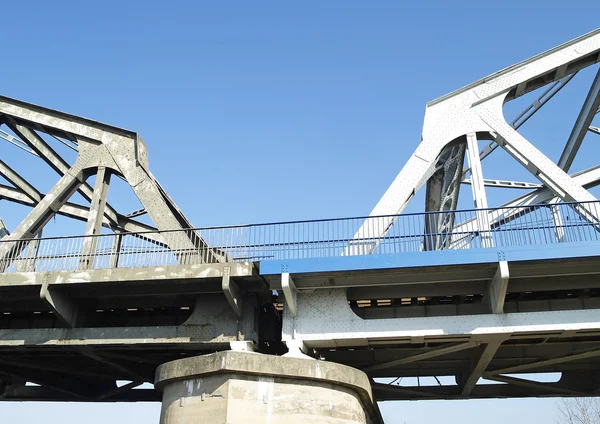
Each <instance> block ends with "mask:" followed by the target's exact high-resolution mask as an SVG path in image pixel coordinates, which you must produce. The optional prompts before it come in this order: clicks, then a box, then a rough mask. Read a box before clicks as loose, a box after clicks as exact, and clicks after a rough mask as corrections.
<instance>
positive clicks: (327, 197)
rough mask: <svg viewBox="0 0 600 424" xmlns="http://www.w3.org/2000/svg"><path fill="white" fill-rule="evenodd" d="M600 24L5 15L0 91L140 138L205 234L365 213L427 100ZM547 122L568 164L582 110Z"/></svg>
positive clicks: (528, 409) (569, 15) (50, 414)
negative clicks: (568, 144)
mask: <svg viewBox="0 0 600 424" xmlns="http://www.w3.org/2000/svg"><path fill="white" fill-rule="evenodd" d="M597 10H598V4H597V1H579V2H577V6H576V7H575V6H573V7H569V5H568V4H565V3H564V2H558V1H555V2H552V1H547V0H546V1H544V2H541V1H527V2H523V1H513V0H505V1H503V2H483V1H457V2H443V1H437V2H431V1H429V2H427V1H423V2H400V1H376V2H359V1H326V2H325V1H303V2H295V3H292V2H275V1H273V2H268V1H254V2H233V1H231V2H212V3H209V2H181V1H169V2H161V3H158V2H153V1H146V2H124V1H119V2H116V1H111V0H105V1H102V2H68V1H52V2H48V1H33V2H31V1H20V2H5V3H4V4H2V16H3V21H4V24H5V26H4V37H3V43H2V52H3V55H2V61H1V66H0V84H1V88H0V94H2V95H5V96H9V97H15V98H18V99H22V100H25V101H28V102H32V103H36V104H40V105H44V106H47V107H50V108H54V109H59V110H63V111H66V112H70V113H74V114H77V115H82V116H86V117H89V118H93V119H95V120H98V121H102V122H106V123H110V124H113V125H116V126H121V127H125V128H128V129H132V130H135V131H137V132H139V133H140V134H141V136H142V138H143V139H144V140H145V142H146V144H147V145H148V148H149V157H150V169H151V170H152V172H153V173H154V175H155V176H156V177H157V178H158V180H159V181H160V182H161V184H162V185H163V186H164V187H165V188H166V190H167V191H168V193H169V194H170V195H171V197H172V198H173V199H174V200H175V201H176V203H177V204H178V206H179V207H180V208H181V209H182V210H183V211H184V213H185V214H186V215H187V217H188V218H189V219H190V220H191V221H192V222H193V223H194V224H195V225H196V226H209V225H221V224H243V223H251V222H267V221H281V220H294V219H311V218H324V217H341V216H356V215H367V214H368V213H369V212H370V211H371V209H372V208H373V206H374V205H375V204H376V203H377V201H378V199H379V198H380V197H381V195H382V194H383V192H384V191H385V190H386V188H387V187H388V185H389V184H390V183H391V181H392V180H393V178H394V177H395V176H396V174H397V173H398V172H399V171H400V169H401V168H402V166H403V164H404V163H405V162H406V161H407V159H408V158H409V157H410V155H411V154H412V152H413V151H414V149H415V148H416V147H417V145H418V142H419V140H420V134H421V127H422V122H423V114H424V109H425V103H426V102H428V101H430V100H432V99H434V98H436V97H439V96H441V95H444V94H446V93H448V92H451V91H453V90H455V89H457V88H460V87H461V86H463V85H466V84H468V83H470V82H472V81H474V80H476V79H478V78H481V77H484V76H486V75H488V74H490V73H492V72H495V71H497V70H499V69H501V68H504V67H506V66H509V65H511V64H513V63H516V62H518V61H521V60H524V59H526V58H528V57H530V56H532V55H534V54H537V53H539V52H541V51H543V50H546V49H548V48H551V47H553V46H555V45H558V44H560V43H562V42H565V41H567V40H569V39H571V38H574V37H577V36H579V35H582V34H584V33H586V32H588V31H591V30H593V29H595V27H596V26H598V14H597ZM590 72H594V71H588V72H587V73H585V72H583V73H582V75H581V79H579V77H580V76H579V75H578V76H577V79H578V81H575V80H574V81H573V83H572V84H570V86H571V85H572V87H568V88H569V90H570V91H569V92H565V93H564V94H563V93H562V92H561V93H560V94H559V96H557V97H560V98H561V99H562V101H563V102H562V103H563V104H565V105H567V106H569V105H571V106H572V105H581V102H582V101H583V99H584V97H585V92H586V90H587V87H588V86H589V83H590V80H589V78H590V77H593V73H590ZM586 78H587V80H586ZM586 84H587V85H586ZM565 91H566V89H565ZM526 100H527V99H523V100H522V102H526ZM523 104H524V103H523ZM519 107H520V104H519V103H518V102H515V104H514V105H510V106H508V107H507V116H508V114H509V112H510V113H514V114H516V112H518V108H519ZM511 108H512V109H511ZM544 113H545V114H546V115H545V116H546V118H550V119H547V120H546V121H545V122H544V121H542V122H544V123H543V124H538V125H537V126H536V125H534V124H532V126H530V127H527V128H524V130H523V131H524V134H526V135H527V137H529V138H530V139H532V140H533V139H535V140H537V141H539V142H540V144H539V145H540V148H542V151H544V153H547V154H549V155H551V156H553V158H554V159H557V155H559V154H560V151H561V150H562V147H563V145H564V141H565V139H566V137H567V136H568V133H569V131H570V128H571V125H572V123H573V120H574V118H575V116H576V115H577V113H578V109H576V108H566V109H565V111H564V112H563V111H561V109H559V107H558V106H556V107H555V106H550V105H549V106H548V108H547V110H546V108H545V110H544ZM513 116H514V115H513ZM528 125H529V124H528ZM542 142H543V143H542ZM5 144H6V143H4V144H3V145H2V146H1V147H0V156H1V157H2V159H3V160H4V159H7V162H9V163H10V164H11V165H13V167H14V168H16V169H17V170H18V171H20V172H22V173H23V174H27V173H29V174H27V176H28V177H30V178H31V179H32V180H36V179H37V180H38V181H39V184H38V187H39V188H40V189H42V190H43V191H45V190H47V189H49V188H50V187H51V186H52V185H53V184H54V183H55V182H56V180H57V177H56V176H54V177H52V178H47V177H46V174H44V171H42V170H41V167H39V168H38V167H36V166H31V163H35V162H32V161H31V159H32V158H27V157H26V154H24V153H21V152H16V149H15V148H14V147H12V146H8V145H5ZM536 145H537V143H536ZM582 153H583V154H582V155H581V158H579V159H577V161H576V162H575V164H574V166H573V171H576V170H579V169H583V168H585V167H587V166H589V165H590V164H595V160H596V158H597V157H598V156H597V155H598V149H597V147H596V146H595V145H594V144H591V143H587V144H585V143H584V147H583V148H582ZM15 158H16V160H17V163H16V164H15V163H14V162H12V161H9V160H8V159H15ZM26 159H27V162H26V161H25V160H26ZM503 160H506V157H504V158H503V157H502V154H501V153H499V156H498V158H497V159H495V161H494V159H491V158H490V160H489V162H488V165H486V168H484V169H485V170H486V172H488V170H489V172H490V174H487V173H486V175H485V177H488V178H490V177H492V178H513V179H524V180H527V181H532V182H533V180H532V179H531V178H530V177H529V176H527V174H526V173H525V172H524V171H522V170H521V169H520V168H519V167H518V166H516V165H509V166H507V165H506V163H505V162H503ZM507 173H508V175H507ZM467 188H468V187H467ZM114 190H116V191H114ZM121 192H123V195H122V196H123V198H122V199H119V198H117V199H116V201H115V202H113V203H119V202H121V203H122V204H123V205H125V206H130V207H131V210H134V209H135V204H134V203H135V202H134V201H133V200H127V198H126V194H125V193H124V189H123V188H121V189H113V187H111V193H112V194H113V195H114V194H115V193H117V195H120V193H121ZM467 192H468V190H467ZM510 195H514V193H512V192H511V193H510ZM503 196H504V195H502V194H493V195H490V198H491V200H492V202H491V203H493V202H500V201H502V200H503ZM109 199H110V197H109ZM461 201H462V200H461ZM465 202H467V203H461V205H462V206H466V207H469V206H471V205H470V204H468V202H471V201H470V200H465ZM407 210H409V211H420V210H423V204H422V202H416V201H415V202H413V203H412V204H411V206H410V207H409V209H407ZM125 212H127V210H125ZM0 216H1V217H2V218H3V219H4V220H5V221H6V222H7V225H8V227H9V229H12V228H14V226H16V225H17V224H18V222H19V221H20V219H21V218H22V217H23V215H22V214H19V213H18V210H17V209H15V207H14V206H12V205H9V204H7V203H6V202H0ZM51 225H55V227H54V230H52V229H50V230H49V231H55V232H60V231H61V228H62V227H60V226H59V225H60V222H59V223H58V224H50V226H51ZM159 408H160V406H159V405H158V404H133V405H113V404H102V405H88V404H38V403H21V404H17V403H0V416H1V417H2V418H0V421H1V422H7V423H16V422H26V423H35V422H41V421H44V422H46V423H51V424H52V423H61V424H71V423H80V422H82V421H83V422H85V423H86V424H96V423H106V422H111V423H113V424H120V423H128V424H131V423H137V422H143V423H147V422H157V421H158V412H159ZM381 408H382V412H383V414H384V417H385V418H386V422H387V423H410V424H420V423H428V422H433V421H443V422H447V423H454V422H456V423H458V422H460V423H462V424H469V423H479V422H481V420H482V417H485V421H486V423H488V424H494V423H505V422H506V421H507V420H510V422H511V423H514V424H517V423H531V422H553V420H554V416H555V413H556V408H555V400H486V401H445V402H438V401H426V402H398V403H384V404H382V405H381ZM83 417H85V418H83Z"/></svg>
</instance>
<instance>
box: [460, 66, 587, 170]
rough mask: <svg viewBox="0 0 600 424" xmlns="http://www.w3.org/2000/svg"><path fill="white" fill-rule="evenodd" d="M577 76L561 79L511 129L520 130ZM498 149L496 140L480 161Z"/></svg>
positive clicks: (488, 146)
mask: <svg viewBox="0 0 600 424" xmlns="http://www.w3.org/2000/svg"><path fill="white" fill-rule="evenodd" d="M576 74H577V72H574V73H572V74H570V75H567V76H565V77H563V78H561V79H560V80H558V81H555V82H553V83H552V84H551V85H550V87H548V88H547V89H546V90H544V92H543V93H542V94H541V95H540V96H539V97H538V98H537V99H535V100H534V101H533V102H532V103H531V104H530V105H529V106H527V107H526V108H525V109H524V110H523V111H522V112H521V113H520V114H519V115H517V117H516V118H515V119H513V121H512V122H511V123H510V125H511V127H513V128H514V129H515V130H518V129H519V128H520V127H521V126H522V125H523V124H524V123H525V122H527V121H528V120H529V119H530V118H531V117H532V116H533V115H535V114H536V112H538V111H539V110H540V109H541V108H542V106H544V105H545V104H546V103H548V101H550V100H551V99H552V98H553V97H554V96H555V95H556V94H557V93H558V92H559V91H560V90H562V89H563V88H564V86H565V85H567V84H568V83H569V81H571V80H572V79H573V77H574V76H575V75H576ZM498 147H500V146H499V145H498V143H496V140H492V141H490V142H489V143H488V144H487V145H486V146H485V147H484V148H483V149H482V150H481V152H479V159H480V160H484V159H485V158H486V157H488V156H489V155H490V154H492V153H493V152H494V150H496V149H497V148H498ZM470 169H471V168H465V169H464V170H463V174H462V178H463V181H464V180H465V177H466V175H467V172H469V170H470Z"/></svg>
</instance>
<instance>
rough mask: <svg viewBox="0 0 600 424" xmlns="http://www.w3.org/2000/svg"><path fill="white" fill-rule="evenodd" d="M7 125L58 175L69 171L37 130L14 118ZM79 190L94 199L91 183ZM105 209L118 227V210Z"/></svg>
mask: <svg viewBox="0 0 600 424" xmlns="http://www.w3.org/2000/svg"><path fill="white" fill-rule="evenodd" d="M0 98H1V96H0ZM7 125H8V127H9V128H10V129H11V130H13V131H14V132H15V134H18V135H19V137H21V138H22V139H23V141H24V142H25V143H27V145H28V146H29V147H31V148H32V149H33V150H34V151H35V152H36V153H37V154H38V155H39V156H40V157H41V158H42V159H43V160H44V161H45V162H46V163H47V164H48V165H49V166H50V167H51V168H52V169H54V171H55V172H56V173H57V174H58V175H60V176H61V177H62V176H63V175H65V174H66V173H67V172H68V170H69V168H70V166H69V164H68V163H67V162H66V161H65V160H64V159H63V158H62V157H60V155H59V154H58V153H56V152H55V151H54V149H52V147H50V145H48V143H46V141H45V140H44V139H43V138H42V137H40V136H39V135H38V134H37V133H36V132H35V131H33V130H32V129H30V128H28V127H27V126H25V125H23V124H19V123H17V122H16V121H14V119H13V120H12V121H9V123H8V124H7ZM77 191H78V192H79V194H81V195H82V196H83V198H84V199H86V200H87V201H91V200H92V197H93V195H94V190H93V189H92V187H91V186H90V185H89V184H87V183H83V184H82V185H81V187H80V188H78V190H77ZM105 209H106V210H105V212H106V213H105V214H104V215H105V216H106V218H107V219H108V221H109V223H110V225H111V226H112V227H118V226H119V219H118V216H117V212H116V211H115V210H114V209H113V208H112V206H110V204H109V205H107V207H106V208H105Z"/></svg>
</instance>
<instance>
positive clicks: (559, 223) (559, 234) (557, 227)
mask: <svg viewBox="0 0 600 424" xmlns="http://www.w3.org/2000/svg"><path fill="white" fill-rule="evenodd" d="M558 202H559V200H558V199H554V200H552V201H551V202H550V203H551V204H552V206H550V213H551V214H552V223H553V224H554V234H555V235H556V241H557V242H559V243H560V242H563V241H564V240H565V226H564V223H563V219H562V215H561V211H560V206H557V205H556V204H557V203H558Z"/></svg>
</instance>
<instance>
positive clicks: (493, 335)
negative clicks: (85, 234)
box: [0, 204, 600, 401]
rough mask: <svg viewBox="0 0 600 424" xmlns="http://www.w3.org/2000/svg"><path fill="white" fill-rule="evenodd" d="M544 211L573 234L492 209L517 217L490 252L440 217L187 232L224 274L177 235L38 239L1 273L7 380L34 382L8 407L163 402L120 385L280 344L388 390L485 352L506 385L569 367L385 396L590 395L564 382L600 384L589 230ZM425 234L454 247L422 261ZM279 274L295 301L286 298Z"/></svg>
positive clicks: (591, 225)
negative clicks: (542, 379)
mask: <svg viewBox="0 0 600 424" xmlns="http://www.w3.org/2000/svg"><path fill="white" fill-rule="evenodd" d="M593 206H594V207H595V206H596V205H595V204H594V205H593ZM553 207H554V208H559V209H560V212H561V213H562V214H563V217H565V218H568V219H564V220H563V222H566V224H561V226H557V225H554V224H553V222H552V221H549V220H548V219H546V218H548V216H549V213H550V212H551V211H550V209H549V208H550V207H549V206H546V205H544V206H537V207H528V208H520V209H511V210H505V211H500V210H497V209H496V210H489V211H488V212H489V213H490V214H495V215H496V216H500V215H503V216H506V217H507V218H506V219H507V220H510V222H508V223H507V224H506V223H505V225H504V226H503V227H502V229H500V228H498V229H497V230H494V229H492V230H491V231H490V234H489V236H491V239H492V240H493V246H494V247H488V248H484V247H483V246H482V245H481V242H480V239H481V237H482V234H481V232H480V231H476V230H474V229H473V230H469V229H468V222H469V219H470V217H472V215H473V211H456V212H455V216H456V217H459V218H460V219H461V221H462V222H463V225H462V228H463V230H461V232H460V233H457V234H451V235H449V234H423V232H422V230H418V229H422V228H424V225H423V224H424V220H425V219H430V218H429V217H431V216H433V215H432V214H420V215H403V216H401V217H400V218H399V219H398V220H397V224H396V225H398V222H400V223H401V225H400V226H399V227H397V229H396V230H393V229H392V230H390V231H389V232H388V233H387V235H386V236H385V237H384V238H381V239H377V240H375V239H363V240H356V239H354V238H353V237H352V235H353V234H354V230H355V228H356V226H357V225H360V222H363V221H364V220H363V219H362V218H361V219H350V220H323V221H310V222H294V223H280V224H265V225H259V226H241V227H223V228H217V229H199V230H197V231H198V233H199V234H201V235H202V238H203V239H204V240H206V241H207V243H208V245H209V246H210V249H211V250H212V251H213V252H219V256H220V257H222V258H224V259H225V260H224V261H222V262H219V263H205V262H203V261H201V260H199V258H202V257H203V251H202V250H200V249H205V248H206V247H199V248H198V249H199V250H198V251H194V252H189V249H186V250H181V251H176V252H173V250H172V247H167V246H172V243H165V242H164V239H165V238H168V237H170V235H169V232H160V233H159V232H157V233H153V234H151V235H150V236H149V235H148V234H147V233H131V234H127V235H125V236H123V237H122V239H121V240H120V243H119V244H115V243H114V237H115V236H113V235H106V236H99V237H97V238H98V243H97V246H98V247H97V250H96V252H95V254H94V255H93V257H89V256H86V257H83V256H82V254H81V253H80V251H79V250H78V248H79V247H81V246H82V245H83V240H82V238H78V237H72V238H48V239H38V240H31V241H29V242H30V243H31V244H33V243H34V242H35V243H37V247H36V249H31V248H30V249H29V250H23V253H22V254H21V255H20V256H19V257H14V258H12V259H11V260H10V261H9V263H4V266H3V268H4V272H3V273H0V312H2V314H1V315H0V374H2V375H5V376H12V377H11V378H14V379H15V380H18V379H25V380H26V381H31V382H35V383H37V384H40V385H41V386H42V387H30V386H26V387H21V386H18V385H17V386H16V388H15V390H14V391H12V392H10V393H8V394H7V395H6V396H5V397H4V399H5V400H14V399H42V400H87V401H90V400H91V401H103V400H110V401H114V400H124V401H126V400H158V399H159V397H158V396H157V395H156V393H154V392H153V391H151V390H150V391H147V390H129V391H127V390H119V389H118V388H117V387H116V385H115V384H116V383H115V381H116V380H129V381H133V382H135V383H141V382H144V381H148V382H150V381H152V378H153V371H154V369H155V367H156V366H157V365H159V364H161V363H164V362H166V361H168V360H171V359H176V358H180V357H182V356H188V355H197V354H199V353H203V352H210V351H214V350H220V349H229V348H231V343H232V342H234V343H235V342H244V341H253V342H256V343H258V345H259V346H260V347H261V348H262V349H266V350H269V349H271V350H272V351H273V352H274V353H276V352H277V349H278V346H279V343H280V342H279V341H280V340H281V338H283V341H287V342H299V343H301V344H302V345H304V346H305V347H307V348H309V349H311V351H312V352H314V354H316V355H317V356H320V357H322V358H324V359H327V360H332V361H337V362H341V363H345V364H348V365H352V366H354V367H358V368H362V369H364V370H366V371H367V372H368V373H369V374H370V375H371V376H372V377H382V378H383V377H398V376H403V377H406V378H414V377H420V378H426V377H427V376H453V378H455V379H458V380H460V379H463V380H465V379H466V380H468V379H469V376H471V375H474V374H473V372H474V371H473V368H472V367H473V366H474V365H473V364H476V365H477V364H478V363H480V362H481V361H482V358H483V357H485V355H488V356H490V354H489V351H488V350H489V347H490V346H495V349H494V351H493V352H492V354H491V357H490V358H489V360H488V361H487V363H486V364H485V367H484V370H485V369H487V370H488V371H486V372H487V373H488V374H486V378H488V379H492V380H494V379H496V380H497V381H499V379H501V378H508V377H505V376H504V375H501V374H498V373H496V374H494V373H493V372H492V371H489V370H500V371H502V370H503V369H507V368H508V369H510V368H511V367H515V366H518V365H519V364H527V363H534V362H536V361H540V360H542V359H544V358H556V357H558V356H561V357H566V358H567V359H564V360H558V361H554V362H549V363H541V365H536V366H535V367H530V368H527V371H531V370H532V369H533V370H534V371H535V372H561V373H562V376H563V377H562V380H561V381H559V382H557V383H544V384H540V383H537V385H536V383H523V382H519V383H518V384H516V385H510V388H507V387H508V386H507V385H498V384H495V385H488V384H478V385H476V386H474V387H472V388H471V390H470V392H469V393H468V394H466V395H465V393H464V392H463V390H464V387H465V386H464V381H461V382H460V384H455V385H450V386H445V385H443V386H436V387H427V388H423V389H420V388H418V387H417V388H415V387H410V388H406V387H405V388H402V387H396V386H389V385H383V384H380V383H379V384H377V385H376V386H375V395H376V397H377V398H378V399H382V400H383V399H416V398H460V397H497V396H530V395H532V396H533V395H535V396H540V395H578V394H581V393H584V392H585V390H588V389H590V390H591V388H590V387H591V386H590V387H587V386H586V387H579V386H577V385H573V383H572V381H573V380H574V379H576V376H577V375H579V374H577V373H581V372H587V373H588V376H591V375H592V374H593V378H594V379H595V378H598V382H599V384H600V374H599V375H598V376H596V374H594V373H593V372H591V371H590V370H595V369H600V366H599V365H600V363H598V359H597V358H599V357H600V284H599V281H600V280H599V279H598V276H599V274H600V237H599V233H598V224H597V223H595V222H593V221H590V220H589V219H586V218H585V217H584V216H582V214H581V213H578V207H579V205H578V204H564V205H558V206H556V205H555V206H553ZM542 218H544V219H542ZM369 219H371V220H372V222H373V225H377V221H376V219H374V218H369ZM403 220H405V222H404V224H402V222H403ZM511 225H512V231H507V230H506V228H507V226H508V227H510V226H511ZM407 229H413V231H407ZM161 238H162V240H161ZM425 238H435V239H437V240H441V239H444V240H445V241H444V242H443V244H444V245H445V246H446V248H445V249H442V250H436V251H422V249H423V246H424V245H426V244H425V243H424V242H423V240H424V239H425ZM458 242H460V243H458ZM0 243H2V242H1V241H0ZM107 246H110V248H109V247H107ZM114 246H119V247H120V249H118V250H115V248H114ZM32 252H33V253H32ZM177 262H180V263H177ZM502 262H504V263H506V264H507V266H508V271H509V274H510V276H509V277H508V278H507V281H506V287H505V289H504V290H505V291H506V295H505V296H503V297H502V301H501V304H502V310H500V311H494V310H492V309H491V308H490V299H489V295H490V288H491V287H493V286H494V285H495V284H498V282H497V281H496V280H497V275H498V273H499V269H500V268H499V267H500V263H502ZM82 263H84V264H92V266H91V267H87V268H86V267H84V268H83V269H82ZM284 273H289V274H290V275H291V278H292V280H293V284H294V285H295V290H294V294H295V296H296V297H295V298H293V299H291V298H286V299H285V302H284V299H283V297H282V296H281V294H283V293H284V290H283V288H284V287H282V282H283V277H282V275H283V274H284ZM271 291H278V292H279V293H280V296H281V297H280V298H279V300H278V301H273V300H272V299H271ZM289 301H294V302H297V304H296V305H295V306H296V307H297V316H292V315H291V312H290V310H291V309H290V308H289V306H290V305H289ZM278 302H279V303H281V302H284V303H286V305H287V306H286V307H285V308H284V310H283V312H281V311H280V310H278V307H279V306H278ZM269 305H270V307H269ZM257 311H258V314H257V313H256V312H257ZM496 344H497V345H496ZM486 352H488V353H486ZM582 352H583V353H585V354H584V355H583V356H582V355H581V354H582ZM17 353H18V355H19V358H18V361H16V360H15V355H16V354H17ZM596 353H598V354H596ZM578 355H579V356H578ZM49 364H50V365H49ZM519 372H521V371H519V369H517V370H516V371H515V374H519ZM523 372H524V371H523ZM594 372H595V371H594ZM482 373H483V371H482ZM482 375H483V374H482ZM511 378H512V377H511ZM67 380H68V381H67ZM99 381H100V383H98V382H99ZM594 381H595V380H594ZM92 382H93V384H92ZM132 384H133V383H132ZM527 384H529V386H527ZM531 384H533V386H531ZM590 384H591V383H590ZM92 387H93V389H92Z"/></svg>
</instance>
